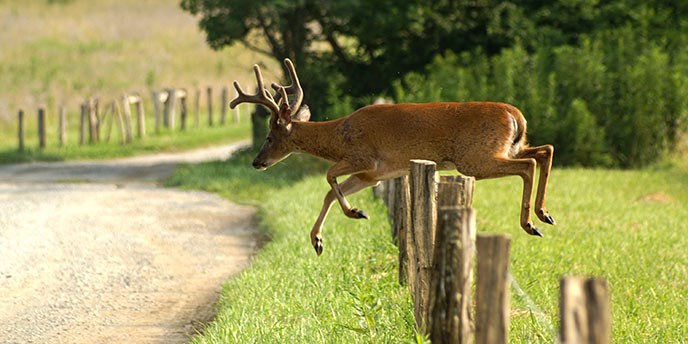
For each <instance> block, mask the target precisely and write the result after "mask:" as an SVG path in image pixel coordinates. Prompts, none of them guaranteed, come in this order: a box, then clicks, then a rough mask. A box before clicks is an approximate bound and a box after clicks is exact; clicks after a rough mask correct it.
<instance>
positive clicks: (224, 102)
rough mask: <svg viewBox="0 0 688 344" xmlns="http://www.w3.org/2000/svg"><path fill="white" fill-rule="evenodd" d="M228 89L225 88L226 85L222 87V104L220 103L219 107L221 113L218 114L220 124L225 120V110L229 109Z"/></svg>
mask: <svg viewBox="0 0 688 344" xmlns="http://www.w3.org/2000/svg"><path fill="white" fill-rule="evenodd" d="M227 98H229V90H228V89H227V86H223V87H222V104H220V109H221V115H220V124H221V125H224V124H225V121H226V120H227V110H228V109H229V100H228V99H227Z"/></svg>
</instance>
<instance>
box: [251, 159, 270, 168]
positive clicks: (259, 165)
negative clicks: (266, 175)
mask: <svg viewBox="0 0 688 344" xmlns="http://www.w3.org/2000/svg"><path fill="white" fill-rule="evenodd" d="M267 167H268V164H266V163H265V162H262V161H258V159H256V160H253V168H255V169H256V170H264V169H266V168H267Z"/></svg>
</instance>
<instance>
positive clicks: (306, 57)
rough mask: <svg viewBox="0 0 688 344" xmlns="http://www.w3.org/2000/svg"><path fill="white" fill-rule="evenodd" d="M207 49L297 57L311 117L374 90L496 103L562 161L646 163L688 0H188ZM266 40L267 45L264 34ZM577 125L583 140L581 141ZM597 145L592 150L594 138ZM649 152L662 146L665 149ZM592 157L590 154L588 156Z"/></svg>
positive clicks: (656, 143) (676, 112)
mask: <svg viewBox="0 0 688 344" xmlns="http://www.w3.org/2000/svg"><path fill="white" fill-rule="evenodd" d="M181 6H182V8H184V9H185V10H187V11H189V12H191V13H192V14H195V15H200V26H201V28H202V29H203V30H205V31H206V32H207V40H208V43H209V44H210V46H211V47H213V48H215V49H221V48H222V47H224V46H226V45H229V44H233V43H235V42H240V43H242V44H244V45H245V46H246V47H248V48H250V49H254V50H257V51H261V52H263V53H265V54H267V55H269V56H272V57H274V58H275V59H277V60H281V59H283V58H284V57H290V58H292V59H294V60H295V62H296V64H297V66H298V68H299V75H300V77H301V81H302V85H303V87H304V91H305V95H306V100H305V101H306V102H308V104H309V105H310V107H311V109H312V111H313V113H314V118H315V119H316V120H317V119H325V118H331V117H330V116H326V115H325V113H326V111H334V112H335V113H334V115H335V116H338V115H344V114H346V113H347V112H348V111H349V110H351V109H352V108H355V107H358V106H360V105H362V104H365V103H368V102H370V100H371V98H372V97H373V96H377V95H380V94H384V95H388V96H389V95H394V96H395V97H396V98H397V100H423V101H432V100H440V99H442V100H451V101H458V100H495V101H507V102H511V103H514V104H515V105H517V106H519V107H520V108H523V109H524V110H526V112H527V116H529V125H530V127H531V132H533V134H531V139H532V140H533V141H534V142H536V143H537V142H552V143H555V144H557V145H558V147H560V148H558V149H559V150H562V149H563V151H562V153H564V154H563V155H562V156H563V157H564V158H565V161H564V162H565V163H572V164H573V163H576V164H583V165H589V164H593V165H596V164H597V165H600V164H602V165H618V166H640V165H644V164H647V163H648V162H651V161H652V160H653V159H656V157H657V156H658V155H660V154H657V151H662V150H664V149H665V148H666V147H671V145H672V144H673V142H675V141H676V138H677V135H678V134H679V132H680V130H681V128H685V121H686V117H687V115H686V113H685V111H687V110H686V109H687V106H688V104H686V103H687V101H686V99H687V97H686V95H688V94H686V92H687V89H686V86H687V85H688V83H687V82H686V81H685V80H686V77H687V76H688V66H687V65H686V62H688V61H686V60H687V59H688V58H687V57H686V56H688V53H686V48H685V47H686V46H687V45H688V34H686V33H687V32H688V15H687V14H688V2H685V1H678V2H677V1H669V0H659V1H647V0H641V1H633V2H629V1H625V0H611V1H600V0H554V1H540V0H537V1H532V0H528V1H526V0H512V1H497V0H437V1H421V0H376V1H368V0H338V1H332V0H329V1H316V0H293V1H287V0H182V2H181ZM257 37H261V38H263V39H264V41H265V42H267V43H265V44H262V45H261V44H257V42H260V41H261V40H259V39H256V38H257ZM571 133H575V135H577V136H576V140H574V141H571V142H573V143H571V144H569V139H571V135H572V134H571ZM580 137H586V138H589V139H590V140H593V141H594V143H595V144H594V145H593V146H591V147H588V148H585V147H582V146H581V145H582V144H584V143H585V142H586V141H589V140H588V139H585V140H581V139H580ZM649 148H656V149H655V150H652V149H649ZM582 160H586V161H582Z"/></svg>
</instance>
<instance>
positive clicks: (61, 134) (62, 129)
mask: <svg viewBox="0 0 688 344" xmlns="http://www.w3.org/2000/svg"><path fill="white" fill-rule="evenodd" d="M58 116H59V117H58V135H57V137H58V143H59V144H60V147H62V146H64V145H65V144H66V143H67V109H66V108H65V107H64V106H60V110H59V111H58Z"/></svg>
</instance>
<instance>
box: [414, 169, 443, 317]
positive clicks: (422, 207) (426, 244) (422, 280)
mask: <svg viewBox="0 0 688 344" xmlns="http://www.w3.org/2000/svg"><path fill="white" fill-rule="evenodd" d="M435 167H436V165H435V163H434V162H432V161H427V160H411V173H410V179H409V184H410V189H411V192H410V193H411V219H412V224H411V245H412V246H413V248H412V250H413V255H414V256H415V259H414V260H410V261H409V263H410V265H411V266H410V269H409V270H411V271H410V273H409V278H410V274H411V273H414V272H415V276H414V280H413V281H412V282H411V283H412V286H411V291H412V294H413V303H414V306H415V307H414V310H415V312H414V316H415V319H416V325H417V326H418V327H419V328H421V329H425V328H426V326H427V324H426V323H425V319H427V314H428V294H429V290H430V289H429V288H430V272H431V270H432V249H433V245H434V239H435V238H434V234H435V225H436V222H437V221H436V216H437V204H436V195H437V181H438V179H439V177H438V174H437V172H436V168H435ZM409 281H411V280H410V279H409Z"/></svg>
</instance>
